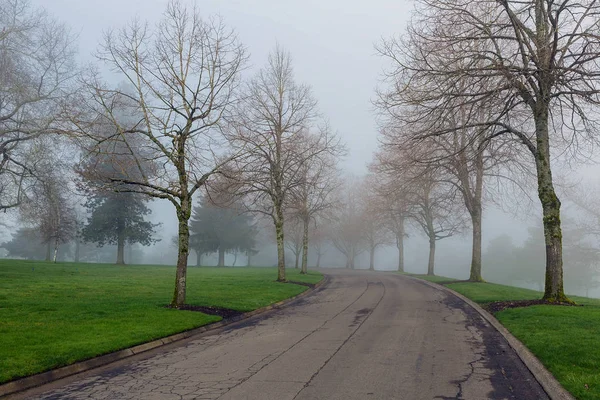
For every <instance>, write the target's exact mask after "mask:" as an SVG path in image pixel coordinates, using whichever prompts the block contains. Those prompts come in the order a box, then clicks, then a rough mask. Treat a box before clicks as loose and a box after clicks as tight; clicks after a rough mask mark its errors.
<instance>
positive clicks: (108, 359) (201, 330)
mask: <svg viewBox="0 0 600 400" xmlns="http://www.w3.org/2000/svg"><path fill="white" fill-rule="evenodd" d="M330 280H331V278H330V277H329V276H327V275H325V274H323V279H321V280H320V281H319V282H318V283H316V284H314V286H312V287H308V289H307V290H305V291H303V292H302V293H300V294H297V295H296V296H294V297H290V298H288V299H285V300H281V301H278V302H277V303H273V304H270V305H268V306H266V307H261V308H257V309H256V310H253V311H249V312H246V313H243V314H241V315H238V316H235V317H232V318H227V319H223V320H221V321H218V322H213V323H211V324H208V325H203V326H200V327H198V328H194V329H190V330H188V331H184V332H180V333H176V334H174V335H170V336H166V337H163V338H160V339H156V340H153V341H151V342H146V343H142V344H139V345H137V346H133V347H129V348H126V349H122V350H117V351H115V352H112V353H107V354H104V355H101V356H98V357H94V358H90V359H87V360H84V361H79V362H76V363H74V364H70V365H66V366H64V367H60V368H56V369H51V370H49V371H46V372H41V373H39V374H35V375H31V376H27V377H24V378H20V379H17V380H14V381H10V382H7V383H4V384H1V385H0V398H2V397H4V396H8V395H14V394H16V393H19V392H23V391H25V390H28V389H33V388H35V387H38V386H42V385H45V384H48V383H52V382H54V381H57V380H59V379H63V378H67V377H70V376H72V375H76V374H79V373H82V372H86V371H89V370H91V369H94V368H98V367H103V366H106V365H108V364H111V363H114V362H116V361H121V360H123V359H126V358H129V357H133V356H134V355H137V354H140V353H144V352H147V351H149V350H153V349H156V348H159V347H162V346H166V345H169V344H171V343H174V342H178V341H181V340H184V339H189V338H191V337H193V336H197V335H200V334H205V333H207V332H211V331H216V330H218V329H222V328H224V327H227V326H228V325H232V324H235V323H238V322H240V321H243V320H245V319H248V318H251V317H255V316H257V315H260V314H265V313H267V312H269V311H272V310H275V309H280V308H282V307H284V306H287V305H289V304H290V303H293V302H295V301H297V300H299V299H301V298H303V297H306V296H308V295H310V294H313V293H314V292H315V291H316V290H317V289H320V288H321V287H322V286H324V285H326V284H328V283H329V282H330ZM292 283H293V282H292Z"/></svg>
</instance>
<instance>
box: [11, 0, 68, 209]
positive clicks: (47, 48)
mask: <svg viewBox="0 0 600 400" xmlns="http://www.w3.org/2000/svg"><path fill="white" fill-rule="evenodd" d="M75 73H76V69H75V63H74V46H73V38H72V37H71V35H70V33H69V30H68V29H67V27H66V26H65V25H63V24H61V23H59V22H57V21H55V20H54V19H52V18H50V17H49V16H48V15H47V14H46V12H45V11H43V10H42V9H36V8H34V7H32V6H31V5H30V2H29V1H27V0H0V211H2V210H8V209H10V208H14V207H17V206H18V205H19V204H21V202H22V200H23V199H24V198H25V197H26V195H27V189H28V188H32V187H34V185H33V182H34V181H35V180H36V179H37V175H38V171H36V170H35V168H34V165H33V164H34V163H35V161H36V156H37V155H36V153H35V151H34V149H35V146H34V145H32V144H31V143H30V142H31V140H32V139H35V138H38V137H40V136H41V135H46V134H49V133H52V132H55V131H56V128H57V121H58V120H59V117H60V115H61V112H62V110H63V106H64V104H65V103H66V102H67V101H68V98H69V95H70V94H71V93H72V90H73V85H72V83H73V81H74V79H73V78H74V74H75Z"/></svg>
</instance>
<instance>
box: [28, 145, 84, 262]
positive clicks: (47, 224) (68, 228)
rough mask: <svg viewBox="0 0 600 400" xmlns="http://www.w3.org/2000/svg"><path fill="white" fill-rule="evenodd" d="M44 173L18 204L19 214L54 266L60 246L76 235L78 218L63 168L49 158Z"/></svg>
mask: <svg viewBox="0 0 600 400" xmlns="http://www.w3.org/2000/svg"><path fill="white" fill-rule="evenodd" d="M43 170H44V172H43V174H39V175H38V180H37V181H36V184H35V186H34V187H33V188H32V189H31V191H30V195H29V196H28V199H27V200H26V201H25V202H24V203H22V204H21V207H20V214H21V218H22V219H23V221H25V222H28V223H29V224H31V226H33V227H34V228H35V229H36V230H37V232H38V233H39V235H40V237H41V238H42V242H43V243H46V245H47V249H48V251H47V253H46V261H53V262H56V260H57V256H58V249H59V246H60V245H61V244H65V243H68V242H69V241H71V240H72V239H74V238H75V237H76V235H77V215H76V212H75V206H74V204H72V202H71V201H70V197H72V196H71V191H70V185H69V182H68V181H67V180H66V179H65V175H66V174H65V170H64V169H63V168H62V165H61V164H60V163H59V162H58V161H57V160H56V158H55V157H52V156H50V157H47V158H46V161H45V168H44V169H43Z"/></svg>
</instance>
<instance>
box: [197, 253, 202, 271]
mask: <svg viewBox="0 0 600 400" xmlns="http://www.w3.org/2000/svg"><path fill="white" fill-rule="evenodd" d="M201 266H202V253H200V251H199V250H196V267H201Z"/></svg>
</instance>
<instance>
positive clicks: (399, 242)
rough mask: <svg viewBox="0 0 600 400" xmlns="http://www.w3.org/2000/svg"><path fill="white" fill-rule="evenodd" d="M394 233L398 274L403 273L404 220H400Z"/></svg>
mask: <svg viewBox="0 0 600 400" xmlns="http://www.w3.org/2000/svg"><path fill="white" fill-rule="evenodd" d="M398 228H399V229H398V231H397V232H396V247H397V248H398V272H404V219H402V220H401V222H400V225H399V226H398Z"/></svg>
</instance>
